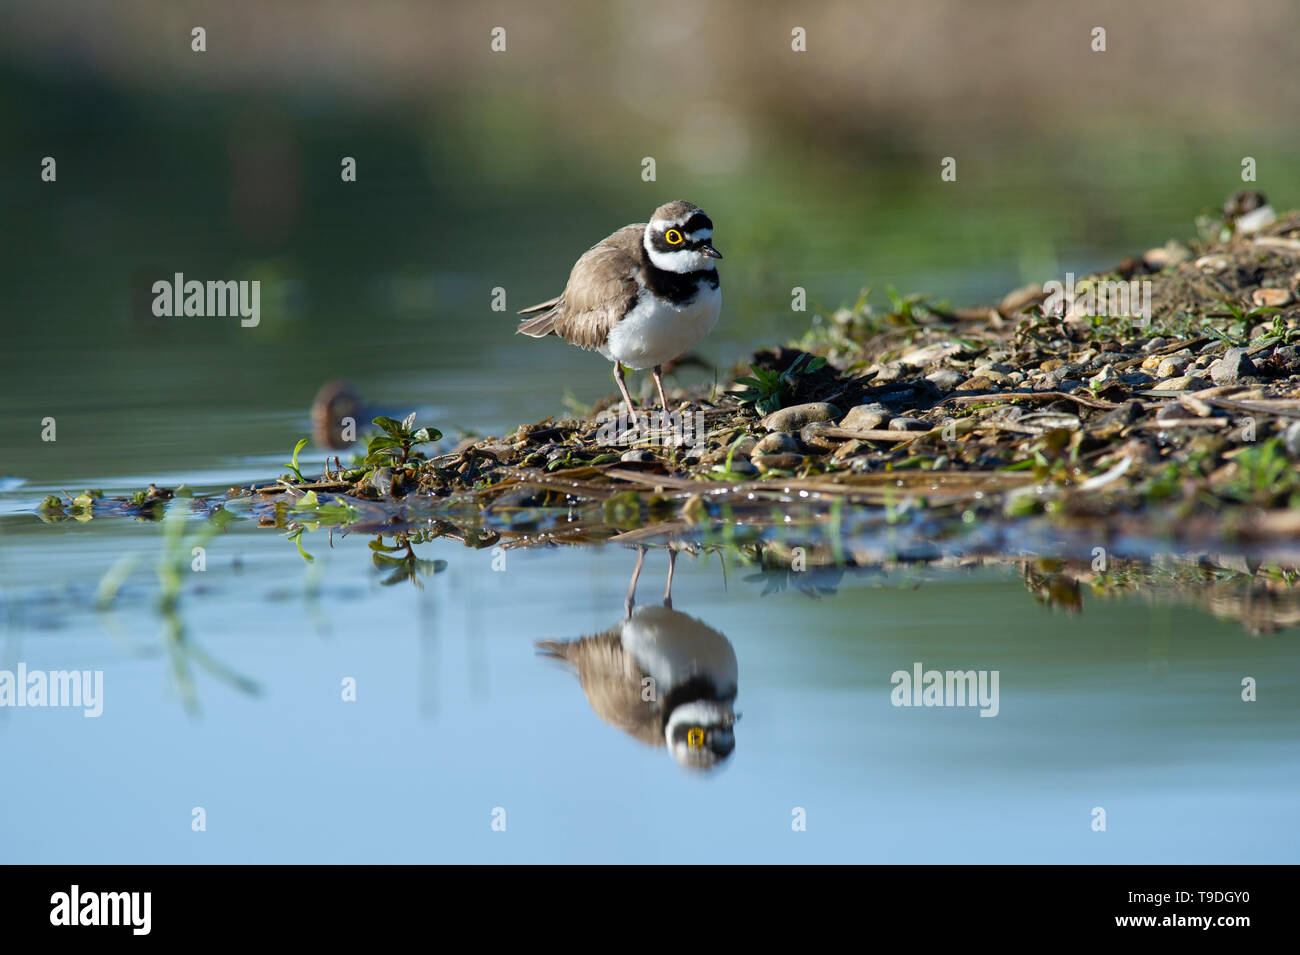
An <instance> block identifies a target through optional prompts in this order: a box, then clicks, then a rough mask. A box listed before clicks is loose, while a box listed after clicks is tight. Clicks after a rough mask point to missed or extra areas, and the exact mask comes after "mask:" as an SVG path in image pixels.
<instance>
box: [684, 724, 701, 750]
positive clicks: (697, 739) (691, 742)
mask: <svg viewBox="0 0 1300 955" xmlns="http://www.w3.org/2000/svg"><path fill="white" fill-rule="evenodd" d="M686 745H687V746H689V747H690V748H691V749H699V748H700V747H701V746H703V745H704V730H703V729H702V728H701V727H699V726H692V727H691V728H690V729H689V730H687V731H686Z"/></svg>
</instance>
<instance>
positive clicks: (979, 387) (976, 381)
mask: <svg viewBox="0 0 1300 955" xmlns="http://www.w3.org/2000/svg"><path fill="white" fill-rule="evenodd" d="M956 390H957V391H992V390H993V382H992V381H990V380H989V379H988V378H986V377H984V376H983V375H976V376H975V377H974V378H967V379H966V380H965V381H963V382H962V383H961V384H960V385H958V386H957V388H956Z"/></svg>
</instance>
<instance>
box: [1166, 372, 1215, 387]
mask: <svg viewBox="0 0 1300 955" xmlns="http://www.w3.org/2000/svg"><path fill="white" fill-rule="evenodd" d="M1208 387H1210V383H1209V382H1208V381H1206V380H1205V379H1204V378H1201V377H1199V376H1197V375H1184V376H1183V377H1181V378H1170V379H1168V380H1167V381H1162V382H1160V390H1161V391H1200V390H1201V389H1202V388H1208Z"/></svg>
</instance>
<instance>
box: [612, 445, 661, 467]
mask: <svg viewBox="0 0 1300 955" xmlns="http://www.w3.org/2000/svg"><path fill="white" fill-rule="evenodd" d="M619 460H620V461H629V462H634V463H642V462H646V463H648V462H650V461H654V460H656V458H655V453H654V452H653V451H651V450H650V449H649V448H632V449H631V450H630V451H624V452H623V454H622V455H621V456H620V457H619Z"/></svg>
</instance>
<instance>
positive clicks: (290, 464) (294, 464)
mask: <svg viewBox="0 0 1300 955" xmlns="http://www.w3.org/2000/svg"><path fill="white" fill-rule="evenodd" d="M305 447H307V439H306V438H299V439H298V443H297V444H295V445H294V446H293V457H292V458H291V459H290V460H288V461H286V462H285V465H284V466H285V467H287V468H288V469H289V470H290V471H291V472H292V473H293V476H294V477H296V478H297V479H298V480H299V481H301V482H302V483H304V484H305V483H306V481H307V479H306V478H305V477H303V476H302V471H300V470H298V452H299V451H301V450H302V449H303V448H305Z"/></svg>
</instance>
